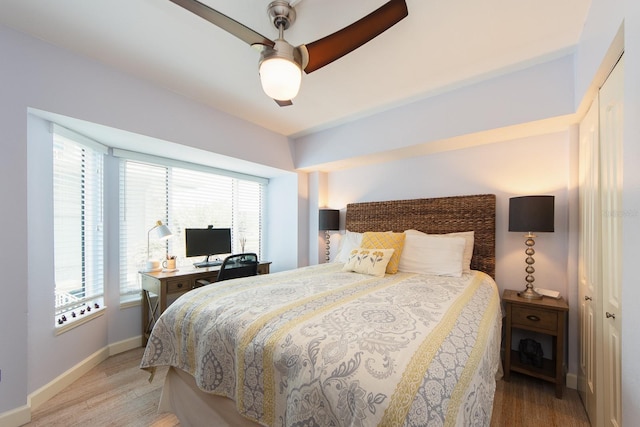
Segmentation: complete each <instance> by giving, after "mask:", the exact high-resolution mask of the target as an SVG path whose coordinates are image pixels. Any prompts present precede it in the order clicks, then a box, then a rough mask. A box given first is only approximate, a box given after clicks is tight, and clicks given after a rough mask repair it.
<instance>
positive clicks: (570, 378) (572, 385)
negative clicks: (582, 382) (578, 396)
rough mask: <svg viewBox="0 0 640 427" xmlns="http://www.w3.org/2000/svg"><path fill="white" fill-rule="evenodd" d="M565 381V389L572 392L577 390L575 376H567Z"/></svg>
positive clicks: (576, 377)
mask: <svg viewBox="0 0 640 427" xmlns="http://www.w3.org/2000/svg"><path fill="white" fill-rule="evenodd" d="M565 381H566V383H567V388H572V389H574V390H577V389H578V376H577V375H576V374H567V377H566V379H565Z"/></svg>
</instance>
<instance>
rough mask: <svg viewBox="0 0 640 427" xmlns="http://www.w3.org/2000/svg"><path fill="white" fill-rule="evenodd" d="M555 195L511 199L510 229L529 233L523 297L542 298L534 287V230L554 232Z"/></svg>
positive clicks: (527, 236)
mask: <svg viewBox="0 0 640 427" xmlns="http://www.w3.org/2000/svg"><path fill="white" fill-rule="evenodd" d="M554 204H555V197H554V196H522V197H512V198H510V199H509V231H522V232H525V233H527V234H526V235H525V237H526V238H527V240H526V241H525V244H526V245H527V249H526V250H525V254H526V255H527V258H526V260H525V262H526V263H527V267H526V268H525V271H526V272H527V276H526V278H525V280H526V282H527V284H526V288H525V290H524V291H522V292H519V293H518V295H519V296H521V297H523V298H529V299H540V298H542V295H540V294H539V293H537V292H536V291H535V290H534V289H533V282H534V281H535V278H534V277H533V273H534V272H535V271H536V270H535V268H534V267H533V264H534V263H535V260H534V259H533V255H534V254H535V253H536V251H535V250H534V249H533V246H534V245H535V241H534V240H533V239H534V237H536V235H535V234H533V233H534V232H553V230H554V221H553V218H554Z"/></svg>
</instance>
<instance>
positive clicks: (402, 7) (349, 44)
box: [172, 0, 409, 74]
mask: <svg viewBox="0 0 640 427" xmlns="http://www.w3.org/2000/svg"><path fill="white" fill-rule="evenodd" d="M172 1H174V0H172ZM408 14H409V11H408V10H407V3H406V2H405V0H391V1H389V2H387V3H386V4H384V5H382V6H381V7H380V8H379V9H377V10H375V11H373V12H371V13H370V14H369V15H367V16H365V17H364V18H362V19H360V20H358V21H356V22H354V23H353V24H351V25H349V26H347V27H345V28H343V29H341V30H339V31H336V32H335V33H333V34H330V35H328V36H326V37H323V38H321V39H320V40H316V41H314V42H313V43H309V44H308V45H306V46H300V48H305V47H306V50H307V53H308V57H309V62H308V64H306V66H305V68H304V71H305V73H307V74H309V73H311V72H313V71H315V70H317V69H318V68H321V67H324V66H325V65H327V64H330V63H332V62H333V61H335V60H336V59H339V58H342V57H343V56H344V55H346V54H347V53H349V52H352V51H354V50H355V49H357V48H359V47H360V46H362V45H363V44H365V43H367V42H368V41H370V40H372V39H373V38H375V37H376V36H379V35H380V34H382V33H383V32H385V31H386V30H388V29H389V28H391V27H393V26H394V25H395V24H397V23H398V22H400V21H401V20H402V19H403V18H405V17H406V16H407V15H408ZM301 50H303V49H301Z"/></svg>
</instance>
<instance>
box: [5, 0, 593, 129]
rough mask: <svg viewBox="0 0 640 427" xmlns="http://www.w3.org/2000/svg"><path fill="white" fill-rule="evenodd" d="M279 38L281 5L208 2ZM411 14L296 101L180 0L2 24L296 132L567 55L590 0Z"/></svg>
mask: <svg viewBox="0 0 640 427" xmlns="http://www.w3.org/2000/svg"><path fill="white" fill-rule="evenodd" d="M201 1H202V2H204V3H206V4H207V5H209V6H211V7H212V8H215V9H217V10H219V11H220V12H222V13H224V14H226V15H228V16H230V17H232V18H234V19H235V20H237V21H239V22H241V23H243V24H245V25H246V26H248V27H250V28H252V29H254V30H256V31H258V32H259V33H261V34H263V35H265V36H267V37H271V38H276V37H277V32H276V30H275V28H273V26H272V25H271V23H270V21H269V19H268V17H267V12H266V10H267V5H268V4H269V2H270V0H251V1H239V0H201ZM385 2H386V0H358V1H355V0H350V1H345V0H343V1H338V0H301V1H298V2H296V3H297V5H296V10H297V20H296V22H295V23H294V24H293V25H292V27H291V28H290V29H289V30H288V31H286V32H285V38H286V39H287V40H288V41H289V42H290V43H291V44H293V45H299V44H302V43H309V42H312V41H314V40H317V39H319V38H321V37H324V36H325V35H328V34H330V33H332V32H334V31H336V30H338V29H340V28H342V27H344V26H346V25H348V24H350V23H351V22H353V21H355V20H357V19H359V18H361V17H362V16H364V15H366V14H368V13H369V12H371V11H373V10H374V9H376V8H378V7H379V6H381V5H382V4H384V3H385ZM407 5H408V9H409V16H408V17H407V18H405V19H404V20H402V21H400V23H398V24H397V25H396V26H394V27H392V28H391V29H390V30H388V31H386V32H385V33H383V34H382V35H381V36H379V37H377V38H376V39H374V40H373V41H371V42H370V43H368V44H366V45H364V46H363V47H361V48H359V49H357V50H356V51H354V52H352V53H350V54H349V55H347V56H345V57H343V58H342V59H340V60H338V61H336V62H334V63H332V64H330V65H328V66H326V67H324V68H322V69H320V70H318V71H316V72H314V73H312V74H309V75H305V76H304V77H303V80H302V87H301V89H300V94H299V95H298V96H297V97H296V98H295V99H294V105H293V106H290V107H284V108H281V107H278V106H277V105H276V104H275V102H274V101H273V100H271V99H270V98H268V97H267V96H266V95H265V94H264V93H263V92H262V89H261V87H260V82H259V77H258V71H257V68H258V53H257V52H256V51H255V50H253V49H252V48H251V47H249V46H248V45H246V44H245V43H244V42H242V41H241V40H239V39H237V38H235V37H234V36H232V35H230V34H228V33H226V32H224V31H223V30H221V29H219V28H217V27H215V26H214V25H212V24H210V23H208V22H206V21H204V20H203V19H201V18H199V17H197V16H195V15H193V14H191V13H190V12H188V11H186V10H184V9H182V8H181V7H179V6H177V5H175V4H173V3H171V2H170V1H168V0H2V1H1V2H0V23H1V24H4V25H6V26H8V27H11V28H14V29H16V30H19V31H22V32H25V33H29V34H32V35H34V36H36V37H38V38H40V39H43V40H46V41H48V42H50V43H52V44H55V45H59V46H63V47H65V48H68V49H70V50H72V51H75V52H78V53H80V54H82V55H85V56H88V57H92V58H94V59H96V60H98V61H101V62H103V63H105V64H108V65H110V66H113V67H115V68H119V69H122V70H124V71H126V72H129V73H131V74H134V75H137V76H140V77H142V78H145V79H149V80H152V81H154V82H156V83H157V84H159V85H161V86H163V87H165V88H168V89H170V90H172V91H175V92H178V93H181V94H184V95H185V96H188V97H190V98H193V99H196V100H199V101H201V102H203V103H206V104H208V105H211V106H213V107H215V108H217V109H220V110H223V111H226V112H228V113H230V114H233V115H236V116H239V117H242V118H244V119H246V120H248V121H250V122H254V123H256V124H258V125H260V126H263V127H265V128H267V129H270V130H273V131H275V132H278V133H280V134H283V135H287V136H292V137H296V136H299V135H304V134H306V133H310V132H313V131H315V130H319V129H324V128H328V127H331V126H334V125H336V124H339V123H344V122H346V121H350V120H354V119H356V118H358V117H362V116H365V115H367V114H371V113H373V112H378V111H382V110H384V109H388V108H391V107H393V106H397V105H401V104H403V103H406V102H410V101H415V100H418V99H420V98H423V97H427V96H431V95H433V94H435V93H438V92H441V91H443V90H450V89H452V88H455V87H458V86H460V85H463V84H467V83H469V82H472V81H477V80H480V79H483V78H487V77H490V76H495V75H499V74H501V73H504V72H506V71H510V70H513V69H517V68H520V67H524V66H526V65H530V64H532V63H535V62H540V61H543V60H547V59H549V58H550V57H554V56H558V55H561V54H566V53H567V52H569V51H571V49H572V48H573V47H574V46H575V44H576V43H577V42H578V39H579V36H580V33H581V31H582V26H583V23H584V21H585V17H586V14H587V11H588V8H589V5H590V1H589V0H560V1H559V0H515V1H514V0H484V1H472V0H407Z"/></svg>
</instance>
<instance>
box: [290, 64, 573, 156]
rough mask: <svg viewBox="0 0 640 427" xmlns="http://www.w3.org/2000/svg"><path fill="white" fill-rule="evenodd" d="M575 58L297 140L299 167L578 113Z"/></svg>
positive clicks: (526, 69) (472, 85)
mask: <svg viewBox="0 0 640 427" xmlns="http://www.w3.org/2000/svg"><path fill="white" fill-rule="evenodd" d="M573 78H574V69H573V57H572V56H564V57H561V58H557V59H554V60H550V61H548V62H543V63H541V64H537V65H534V66H531V67H528V68H525V69H523V70H520V71H517V72H514V73H511V74H508V75H504V76H502V77H496V78H493V79H490V80H486V81H482V82H479V83H474V84H470V85H468V86H463V87H460V88H458V89H457V90H452V91H449V92H445V93H442V94H440V95H438V96H433V97H431V98H427V99H424V100H420V101H416V102H413V103H410V104H407V105H404V106H401V107H398V108H395V109H393V110H390V111H386V112H382V113H379V114H375V115H373V116H370V117H365V118H363V119H360V120H357V121H354V122H351V123H347V124H344V125H341V126H337V127H335V128H331V129H327V130H325V131H322V132H316V133H313V134H311V135H307V136H304V137H301V138H298V139H296V152H295V162H296V167H299V168H312V167H314V166H315V165H321V164H324V163H331V162H335V161H340V160H343V159H351V158H357V157H361V156H366V155H374V154H376V153H385V152H393V151H398V150H400V149H402V148H410V147H418V146H421V147H425V149H428V147H429V146H430V145H437V144H438V142H439V141H441V140H444V139H448V138H454V137H459V136H461V135H468V134H474V133H477V132H483V131H487V130H491V129H497V128H503V127H508V126H512V125H519V124H521V123H528V122H534V121H539V120H545V119H549V118H551V117H558V116H564V115H567V114H572V113H573V112H574V92H573Z"/></svg>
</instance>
